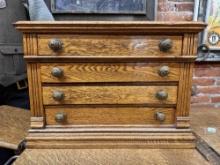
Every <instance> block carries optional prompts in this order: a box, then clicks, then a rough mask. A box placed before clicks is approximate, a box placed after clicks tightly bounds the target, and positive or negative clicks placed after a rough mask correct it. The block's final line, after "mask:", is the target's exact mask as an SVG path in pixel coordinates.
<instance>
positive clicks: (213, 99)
mask: <svg viewBox="0 0 220 165" xmlns="http://www.w3.org/2000/svg"><path fill="white" fill-rule="evenodd" d="M211 101H212V103H220V96H216V97H212V98H211Z"/></svg>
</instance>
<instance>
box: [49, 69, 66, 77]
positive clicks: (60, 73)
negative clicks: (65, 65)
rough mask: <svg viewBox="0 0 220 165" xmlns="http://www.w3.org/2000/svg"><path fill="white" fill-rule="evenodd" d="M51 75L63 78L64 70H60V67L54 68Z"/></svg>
mask: <svg viewBox="0 0 220 165" xmlns="http://www.w3.org/2000/svg"><path fill="white" fill-rule="evenodd" d="M51 74H52V75H53V76H54V77H57V78H60V77H62V76H63V70H62V69H61V68H58V67H54V68H53V69H52V71H51Z"/></svg>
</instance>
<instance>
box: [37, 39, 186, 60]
mask: <svg viewBox="0 0 220 165" xmlns="http://www.w3.org/2000/svg"><path fill="white" fill-rule="evenodd" d="M167 39H168V40H169V42H168V43H166V42H165V43H164V41H165V40H166V41H167ZM161 41H163V42H161ZM160 43H164V44H160ZM161 45H162V46H161ZM38 54H39V55H41V56H44V55H47V56H51V55H59V56H134V57H135V56H160V57H162V56H180V55H181V54H182V36H166V35H164V36H163V35H158V36H157V35H151V36H148V35H144V36H143V35H140V36H129V35H127V36H122V35H39V36H38Z"/></svg>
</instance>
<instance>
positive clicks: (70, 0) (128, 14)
mask: <svg viewBox="0 0 220 165" xmlns="http://www.w3.org/2000/svg"><path fill="white" fill-rule="evenodd" d="M157 1H158V0H50V1H49V2H48V0H46V2H47V4H48V5H50V6H51V7H50V9H51V12H52V13H53V14H54V15H55V16H61V17H77V16H81V17H82V18H83V17H87V18H92V17H95V16H96V17H97V18H98V17H99V18H113V17H114V18H116V17H118V18H119V17H120V18H121V19H122V18H127V20H128V18H135V19H134V20H152V21H153V20H155V18H156V13H157ZM116 20H117V19H116ZM131 20H132V19H131Z"/></svg>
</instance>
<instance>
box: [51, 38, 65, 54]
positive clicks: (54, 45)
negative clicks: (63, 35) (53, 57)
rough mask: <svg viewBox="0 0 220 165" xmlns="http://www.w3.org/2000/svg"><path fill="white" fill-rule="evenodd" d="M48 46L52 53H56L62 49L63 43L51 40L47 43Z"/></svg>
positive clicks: (54, 39) (58, 40)
mask: <svg viewBox="0 0 220 165" xmlns="http://www.w3.org/2000/svg"><path fill="white" fill-rule="evenodd" d="M48 46H49V47H50V49H52V50H53V51H54V52H58V51H60V50H62V49H63V42H62V41H61V40H60V39H56V38H53V39H51V40H50V41H49V43H48Z"/></svg>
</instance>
